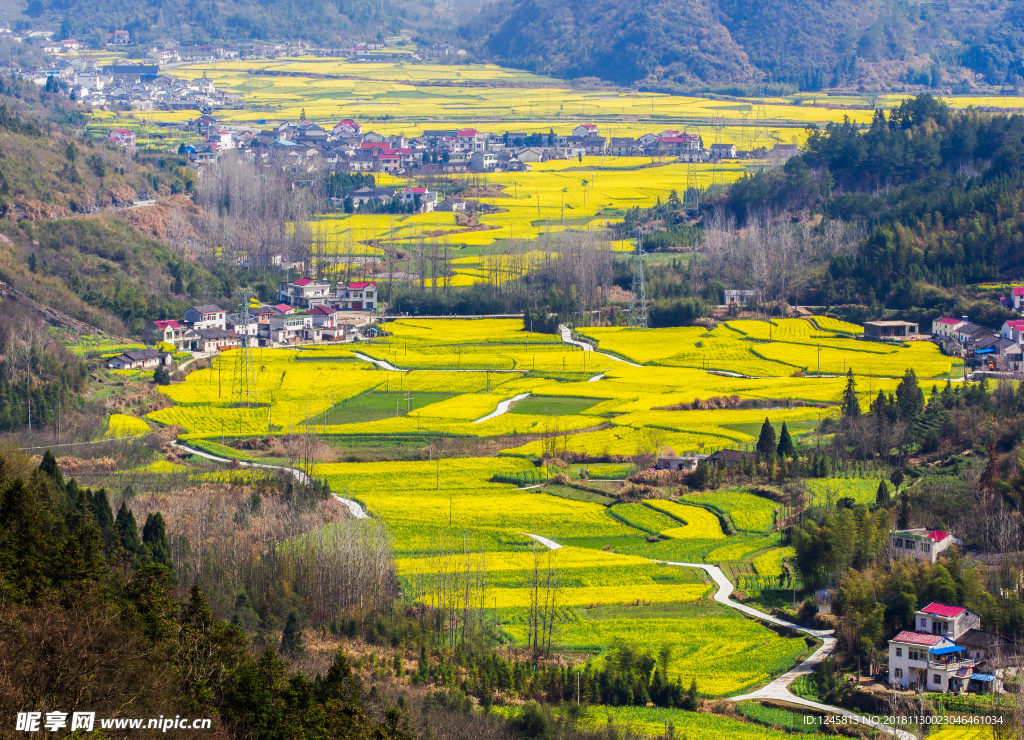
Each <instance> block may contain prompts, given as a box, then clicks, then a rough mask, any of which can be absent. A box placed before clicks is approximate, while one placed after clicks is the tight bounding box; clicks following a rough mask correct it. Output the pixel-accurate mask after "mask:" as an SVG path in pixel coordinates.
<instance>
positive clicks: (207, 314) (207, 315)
mask: <svg viewBox="0 0 1024 740" xmlns="http://www.w3.org/2000/svg"><path fill="white" fill-rule="evenodd" d="M226 318H227V313H226V312H225V311H224V310H223V309H222V308H220V307H219V306H212V305H211V306H192V308H190V309H189V310H187V311H186V312H185V323H186V324H188V325H189V326H190V327H192V328H193V329H224V328H225V320H226Z"/></svg>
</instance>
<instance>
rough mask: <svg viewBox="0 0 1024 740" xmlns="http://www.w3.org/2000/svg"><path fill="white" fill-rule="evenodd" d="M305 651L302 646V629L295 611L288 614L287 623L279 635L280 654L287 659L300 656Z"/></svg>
mask: <svg viewBox="0 0 1024 740" xmlns="http://www.w3.org/2000/svg"><path fill="white" fill-rule="evenodd" d="M304 650H305V646H304V645H303V644H302V629H301V628H300V627H299V614H298V612H296V611H295V610H292V611H290V612H288V621H287V622H286V623H285V625H284V632H283V633H282V634H281V653H282V654H283V655H287V656H289V657H296V656H298V655H301V654H302V653H303V651H304Z"/></svg>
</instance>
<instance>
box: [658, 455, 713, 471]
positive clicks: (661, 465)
mask: <svg viewBox="0 0 1024 740" xmlns="http://www.w3.org/2000/svg"><path fill="white" fill-rule="evenodd" d="M707 458H708V456H707V455H662V456H661V457H659V458H658V462H657V463H655V465H654V467H655V468H656V469H658V470H682V471H691V470H696V469H697V463H699V462H700V461H701V460H706V459H707Z"/></svg>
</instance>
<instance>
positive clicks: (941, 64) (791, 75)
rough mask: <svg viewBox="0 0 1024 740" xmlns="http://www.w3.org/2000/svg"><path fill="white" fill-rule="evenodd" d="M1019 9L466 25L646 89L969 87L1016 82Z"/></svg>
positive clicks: (497, 17)
mask: <svg viewBox="0 0 1024 740" xmlns="http://www.w3.org/2000/svg"><path fill="white" fill-rule="evenodd" d="M1021 28H1022V23H1021V15H1020V11H1019V9H1018V8H1017V7H1016V6H1015V5H1014V4H1013V3H1010V2H994V3H987V4H986V5H985V6H984V7H980V6H978V5H975V4H973V3H969V2H963V1H959V0H954V1H953V2H950V3H947V4H935V3H900V4H896V5H893V4H891V3H882V2H874V1H873V2H865V3H857V4H854V3H842V2H835V3H829V4H826V5H822V4H820V3H811V2H805V1H804V0H787V2H783V3H778V2H774V3H769V2H763V1H761V0H755V2H739V1H738V0H727V1H726V2H717V3H710V2H697V3H689V4H687V5H685V6H680V5H678V4H673V3H668V2H655V3H648V4H645V5H644V6H643V7H639V6H637V5H635V4H633V3H627V2H623V1H622V0H602V2H598V3H590V4H586V5H578V4H573V3H567V2H556V3H545V4H543V5H541V4H538V3H533V2H528V1H527V0H520V1H519V2H515V3H512V4H501V3H494V4H492V5H489V6H486V7H485V8H484V10H483V12H482V13H481V14H480V17H479V18H476V19H473V20H471V21H470V22H468V23H467V24H465V25H464V27H463V33H464V34H465V36H466V37H467V39H468V40H469V41H471V42H472V43H474V44H476V48H477V51H478V53H479V54H480V55H482V56H487V57H489V58H493V59H495V60H496V61H499V62H500V63H502V64H507V65H510V66H515V67H522V68H526V69H530V70H534V71H537V72H543V73H546V74H554V75H558V76H564V77H591V78H599V79H602V80H606V81H609V82H614V83H617V84H620V85H627V86H628V85H638V84H639V85H643V86H646V87H649V88H653V89H670V90H679V89H694V88H697V89H712V90H717V91H719V92H723V93H733V94H749V93H750V92H751V91H752V90H754V89H756V87H757V86H758V85H759V84H760V85H763V84H767V85H770V86H771V88H772V89H773V90H774V91H777V92H781V91H786V92H792V91H795V90H806V91H815V90H821V89H822V88H825V87H833V86H849V85H857V84H864V85H868V86H871V87H875V86H878V85H879V83H888V84H900V83H908V84H913V85H924V86H931V87H940V86H941V87H943V88H945V89H950V88H952V89H956V90H958V91H960V90H963V91H966V90H969V89H970V82H969V80H970V79H971V77H972V76H973V75H974V74H982V75H983V77H984V79H985V80H986V81H987V82H988V83H990V84H996V85H1000V84H1001V85H1009V86H1019V85H1021V84H1022V83H1024V77H1022V75H1024V68H1022V67H1021V65H1020V61H1019V59H1020V56H1019V49H1020V45H1021Z"/></svg>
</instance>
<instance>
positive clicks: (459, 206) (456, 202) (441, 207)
mask: <svg viewBox="0 0 1024 740" xmlns="http://www.w3.org/2000/svg"><path fill="white" fill-rule="evenodd" d="M434 210H435V211H445V212H456V211H458V212H463V211H465V210H466V201H464V200H460V199H458V198H445V199H444V200H443V201H441V202H440V203H439V204H438V205H437V206H436V207H435V208H434Z"/></svg>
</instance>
